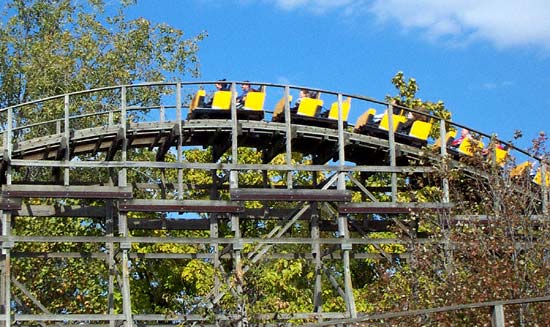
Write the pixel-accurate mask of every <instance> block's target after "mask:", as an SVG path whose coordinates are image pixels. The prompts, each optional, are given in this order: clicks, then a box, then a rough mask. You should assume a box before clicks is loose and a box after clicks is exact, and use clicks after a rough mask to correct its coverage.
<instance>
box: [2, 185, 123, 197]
mask: <svg viewBox="0 0 550 327" xmlns="http://www.w3.org/2000/svg"><path fill="white" fill-rule="evenodd" d="M2 197H3V198H80V199H131V198H132V187H131V186H127V187H116V186H97V185H73V186H63V185H18V184H16V185H3V186H2Z"/></svg>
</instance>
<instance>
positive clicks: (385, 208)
mask: <svg viewBox="0 0 550 327" xmlns="http://www.w3.org/2000/svg"><path fill="white" fill-rule="evenodd" d="M452 207H453V204H452V203H439V202H409V203H401V202H354V203H346V204H341V205H339V206H338V212H339V213H344V214H346V213H390V214H391V213H393V214H398V213H410V212H412V211H419V210H445V209H450V208H452Z"/></svg>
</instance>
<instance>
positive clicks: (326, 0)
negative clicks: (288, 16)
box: [269, 0, 364, 14]
mask: <svg viewBox="0 0 550 327" xmlns="http://www.w3.org/2000/svg"><path fill="white" fill-rule="evenodd" d="M269 1H271V2H275V4H276V5H277V6H278V7H280V8H282V9H284V10H294V9H300V10H307V11H309V12H313V13H316V14H323V13H326V12H328V11H330V10H334V9H344V10H349V8H350V7H351V8H353V7H356V6H357V5H358V3H363V2H364V1H363V0H269Z"/></svg>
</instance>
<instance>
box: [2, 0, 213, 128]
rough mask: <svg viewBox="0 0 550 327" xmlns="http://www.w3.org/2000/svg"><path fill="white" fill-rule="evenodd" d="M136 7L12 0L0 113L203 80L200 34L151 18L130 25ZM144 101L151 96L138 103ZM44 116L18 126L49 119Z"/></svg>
mask: <svg viewBox="0 0 550 327" xmlns="http://www.w3.org/2000/svg"><path fill="white" fill-rule="evenodd" d="M132 2H134V1H123V2H122V5H121V6H120V7H118V8H117V7H111V6H106V5H105V4H104V2H103V1H101V0H90V1H87V2H83V1H74V0H59V1H58V0H12V1H9V2H8V3H7V5H6V6H5V7H4V10H3V12H2V16H3V17H7V18H5V19H4V21H3V23H4V24H2V25H0V55H1V56H0V57H1V59H0V107H2V108H4V107H8V106H11V105H15V104H19V103H24V102H27V101H31V100H36V99H40V98H44V97H48V96H53V95H58V94H65V93H69V92H73V91H80V90H85V89H93V88H98V87H103V86H111V85H120V84H131V83H135V82H140V81H162V80H165V79H166V76H172V78H181V77H182V76H184V75H187V74H190V75H191V76H192V77H196V76H198V74H199V70H198V68H199V66H198V57H197V52H198V44H199V42H200V41H201V40H202V39H204V38H205V37H206V33H204V32H203V33H200V34H198V35H196V36H194V37H191V38H189V39H186V38H185V37H184V32H183V31H182V30H179V29H176V28H174V27H172V26H169V25H167V24H154V23H152V22H150V21H148V20H147V19H145V18H137V19H133V20H127V19H126V17H125V15H124V13H125V11H124V10H125V9H126V8H127V6H128V5H131V3H132ZM134 96H135V98H136V99H142V100H144V99H146V98H147V97H146V96H145V95H143V94H142V95H134ZM44 109H45V108H37V110H36V111H35V112H28V113H24V114H23V113H19V114H18V117H17V118H18V119H21V120H24V119H32V118H33V117H36V116H37V115H42V116H41V117H42V118H44V116H43V115H48V114H49V112H48V110H44Z"/></svg>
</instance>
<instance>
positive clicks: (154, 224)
mask: <svg viewBox="0 0 550 327" xmlns="http://www.w3.org/2000/svg"><path fill="white" fill-rule="evenodd" d="M209 228H210V221H209V220H208V219H162V218H132V219H128V229H130V230H208V229H209Z"/></svg>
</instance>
